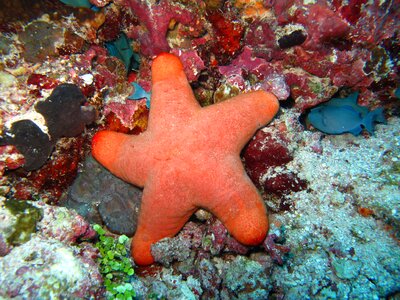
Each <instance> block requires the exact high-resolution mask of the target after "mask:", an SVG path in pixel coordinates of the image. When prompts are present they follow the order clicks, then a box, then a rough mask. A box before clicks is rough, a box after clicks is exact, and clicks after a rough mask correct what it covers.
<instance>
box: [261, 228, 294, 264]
mask: <svg viewBox="0 0 400 300" xmlns="http://www.w3.org/2000/svg"><path fill="white" fill-rule="evenodd" d="M279 242H281V241H280V237H279V236H278V235H277V234H275V233H272V234H269V235H268V236H267V237H266V238H265V240H264V242H263V247H264V249H265V251H267V252H268V254H269V255H270V256H271V258H272V260H273V261H274V262H276V263H277V264H278V265H280V266H282V265H283V262H284V256H285V255H286V254H288V253H289V252H290V248H289V247H288V246H285V245H282V244H280V243H279Z"/></svg>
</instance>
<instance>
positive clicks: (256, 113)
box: [92, 53, 279, 265]
mask: <svg viewBox="0 0 400 300" xmlns="http://www.w3.org/2000/svg"><path fill="white" fill-rule="evenodd" d="M278 109H279V104H278V101H277V99H276V98H275V96H273V95H272V94H269V93H266V92H264V91H257V92H251V93H247V94H241V95H239V96H236V97H233V98H231V99H229V100H226V101H224V102H221V103H218V104H215V105H211V106H208V107H204V108H202V107H200V105H199V104H198V102H197V101H196V99H195V97H194V95H193V92H192V90H191V88H190V85H189V83H188V81H187V78H186V76H185V74H184V72H183V66H182V64H181V62H180V60H179V58H177V57H176V56H174V55H172V54H167V53H163V54H161V55H159V56H158V57H157V58H156V59H155V60H154V61H153V65H152V98H151V109H150V116H149V123H148V128H147V130H146V131H145V132H144V133H142V134H140V135H137V136H135V135H126V134H122V133H117V132H112V131H100V132H98V133H97V134H96V135H95V136H94V138H93V143H92V153H93V156H94V157H95V158H96V159H97V160H98V161H99V162H100V163H101V164H102V165H104V166H105V167H106V168H107V169H109V170H110V171H111V172H112V173H113V174H115V175H116V176H118V177H120V178H122V179H123V180H125V181H127V182H130V183H132V184H134V185H136V186H139V187H144V191H143V199H142V204H141V208H140V215H139V221H138V226H137V230H136V234H135V236H134V237H133V239H132V248H131V253H132V256H133V258H134V260H135V262H136V263H137V264H139V265H148V264H151V263H153V262H154V259H153V257H152V255H151V251H150V247H151V245H152V244H153V243H155V242H157V241H158V240H160V239H162V238H165V237H172V236H174V235H175V234H176V233H178V232H179V230H180V229H181V228H182V227H183V225H184V224H185V223H186V222H187V220H188V219H189V217H190V216H191V215H192V214H193V213H194V212H195V211H196V210H197V209H198V208H199V207H201V208H205V209H206V210H208V211H210V212H211V213H213V214H214V215H215V216H217V218H219V219H220V220H221V221H222V222H223V224H224V225H225V226H226V228H227V229H228V231H229V232H230V233H231V234H232V235H233V236H234V237H235V238H236V239H237V240H238V241H239V242H241V243H243V244H247V245H256V244H259V243H261V242H262V241H263V239H264V238H265V235H266V233H267V231H268V220H267V215H266V209H265V206H264V203H263V201H262V199H261V197H260V195H259V193H258V191H257V189H256V187H255V186H254V185H253V184H252V182H251V181H250V179H249V177H248V176H247V175H246V172H245V170H244V168H243V165H242V162H241V160H240V156H239V154H240V151H241V149H242V148H243V147H244V146H245V144H246V143H247V141H248V140H249V139H250V138H251V137H252V136H253V134H254V132H255V131H256V130H257V129H258V128H259V127H261V126H262V125H264V124H266V123H267V122H269V121H270V120H271V119H272V118H273V117H274V115H275V114H276V112H277V111H278Z"/></svg>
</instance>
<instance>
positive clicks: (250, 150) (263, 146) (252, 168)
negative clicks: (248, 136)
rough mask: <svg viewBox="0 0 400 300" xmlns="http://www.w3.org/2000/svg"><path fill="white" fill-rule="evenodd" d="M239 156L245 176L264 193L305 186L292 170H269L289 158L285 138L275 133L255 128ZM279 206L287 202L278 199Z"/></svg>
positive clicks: (293, 190)
mask: <svg viewBox="0 0 400 300" xmlns="http://www.w3.org/2000/svg"><path fill="white" fill-rule="evenodd" d="M243 158H244V162H245V166H246V171H247V173H248V174H249V177H250V178H251V180H252V181H253V182H254V183H255V184H256V186H258V187H259V188H260V189H262V190H263V191H264V192H267V193H274V194H276V195H278V196H282V195H284V194H288V193H290V192H298V191H300V190H303V189H305V188H306V187H307V183H306V182H305V181H304V180H301V179H299V178H298V177H297V175H296V174H294V173H292V172H287V171H285V170H284V171H280V173H277V172H275V170H273V169H272V170H270V169H271V168H274V167H277V166H282V167H284V166H285V165H286V164H287V163H288V162H290V161H291V160H292V159H293V158H292V155H291V153H290V152H289V150H288V148H287V142H286V139H285V138H284V137H283V135H281V134H280V133H278V132H275V133H274V134H272V133H270V132H264V131H262V130H260V131H258V132H257V134H256V136H255V137H254V138H253V140H252V141H251V142H250V143H249V144H248V146H247V148H246V149H245V151H244V153H243ZM266 174H268V176H266ZM280 206H281V208H282V209H287V208H288V207H286V206H288V205H287V203H283V202H282V203H281V205H280Z"/></svg>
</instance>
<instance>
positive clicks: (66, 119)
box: [35, 83, 96, 139]
mask: <svg viewBox="0 0 400 300" xmlns="http://www.w3.org/2000/svg"><path fill="white" fill-rule="evenodd" d="M85 102H86V98H85V96H84V95H83V93H82V92H81V90H80V89H79V88H78V87H77V86H76V85H74V84H68V83H65V84H60V85H59V86H57V87H56V88H55V89H54V90H53V92H52V93H51V95H50V96H49V97H48V98H47V99H46V100H45V101H41V102H38V103H36V105H35V109H36V111H37V112H38V113H40V114H42V115H43V117H44V118H45V120H46V125H47V127H48V130H49V134H50V136H51V138H52V139H57V138H60V137H63V136H65V137H73V136H77V135H78V134H80V133H81V132H82V131H83V130H84V128H85V125H87V124H90V123H92V122H93V121H94V119H95V117H96V112H95V110H94V108H93V107H91V106H88V107H84V106H82V105H83V104H84V103H85Z"/></svg>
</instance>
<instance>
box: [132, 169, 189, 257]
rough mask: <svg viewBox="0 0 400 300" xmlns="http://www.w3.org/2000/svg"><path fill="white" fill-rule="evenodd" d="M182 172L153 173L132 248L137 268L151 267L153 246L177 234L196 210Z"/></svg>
mask: <svg viewBox="0 0 400 300" xmlns="http://www.w3.org/2000/svg"><path fill="white" fill-rule="evenodd" d="M165 169H167V170H165ZM179 173H180V172H178V171H176V170H174V169H170V171H168V166H166V167H165V168H163V171H162V172H157V171H156V172H155V173H153V174H152V175H151V176H150V177H151V178H149V181H148V182H147V183H146V186H145V188H144V191H143V198H142V203H141V207H140V215H139V220H138V226H137V230H136V233H135V235H134V237H133V238H132V247H131V255H132V257H133V259H134V260H135V263H137V264H138V265H149V264H152V263H153V262H154V258H153V256H152V255H151V245H152V244H154V243H155V242H157V241H159V240H160V239H163V238H165V237H173V236H174V235H175V234H177V233H178V232H179V230H181V228H182V227H183V226H184V225H185V223H186V222H187V220H188V219H189V218H190V216H191V215H192V214H193V213H194V212H195V210H196V207H195V206H194V205H193V204H192V202H191V198H192V197H191V194H190V192H189V191H188V189H187V187H186V188H185V187H184V185H182V184H180V182H181V181H180V178H179V177H180V175H179ZM156 174H157V175H156ZM172 195H173V197H172Z"/></svg>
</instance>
